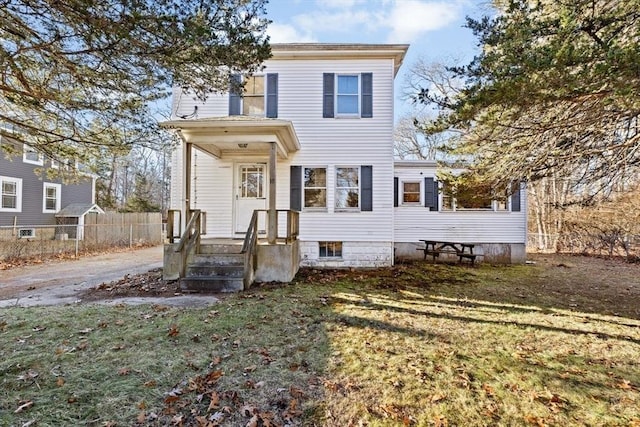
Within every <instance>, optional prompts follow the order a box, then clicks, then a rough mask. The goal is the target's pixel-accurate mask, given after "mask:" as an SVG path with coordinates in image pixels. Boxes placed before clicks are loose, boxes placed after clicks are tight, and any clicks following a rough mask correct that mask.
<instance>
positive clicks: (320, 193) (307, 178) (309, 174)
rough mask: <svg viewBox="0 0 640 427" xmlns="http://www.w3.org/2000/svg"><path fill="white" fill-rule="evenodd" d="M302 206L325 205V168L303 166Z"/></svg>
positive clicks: (315, 206) (319, 206) (324, 206)
mask: <svg viewBox="0 0 640 427" xmlns="http://www.w3.org/2000/svg"><path fill="white" fill-rule="evenodd" d="M303 180H304V183H303V184H304V207H305V208H326V207H327V168H304V176H303Z"/></svg>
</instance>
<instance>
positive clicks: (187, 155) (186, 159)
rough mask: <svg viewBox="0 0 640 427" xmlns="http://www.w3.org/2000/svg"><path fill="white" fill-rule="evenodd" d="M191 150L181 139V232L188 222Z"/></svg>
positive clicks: (184, 229) (189, 145)
mask: <svg viewBox="0 0 640 427" xmlns="http://www.w3.org/2000/svg"><path fill="white" fill-rule="evenodd" d="M191 151H192V146H191V144H189V143H188V142H187V141H185V140H184V139H183V140H182V200H183V206H182V215H180V216H181V217H182V218H181V222H182V232H183V233H184V232H185V231H186V228H187V223H188V222H189V219H190V218H189V217H188V216H189V210H190V209H191V200H190V199H191Z"/></svg>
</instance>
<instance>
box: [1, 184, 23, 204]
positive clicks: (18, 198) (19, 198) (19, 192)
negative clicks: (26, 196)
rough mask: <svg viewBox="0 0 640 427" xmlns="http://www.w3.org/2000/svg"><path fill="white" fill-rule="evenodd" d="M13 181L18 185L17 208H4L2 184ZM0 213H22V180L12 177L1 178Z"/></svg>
mask: <svg viewBox="0 0 640 427" xmlns="http://www.w3.org/2000/svg"><path fill="white" fill-rule="evenodd" d="M4 181H12V182H15V183H16V207H15V208H4V207H2V199H1V198H2V183H3V182H4ZM0 212H22V178H12V177H10V176H0Z"/></svg>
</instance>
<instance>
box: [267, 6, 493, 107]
mask: <svg viewBox="0 0 640 427" xmlns="http://www.w3.org/2000/svg"><path fill="white" fill-rule="evenodd" d="M488 3H489V2H488V1H486V0H484V1H483V0H475V1H474V0H449V1H446V0H443V1H431V0H270V1H269V3H268V4H267V17H268V18H269V19H270V20H272V21H273V23H272V24H271V25H270V26H269V29H268V31H267V32H268V34H269V35H270V36H271V42H273V43H293V42H321V43H408V44H410V45H411V47H410V48H409V52H408V53H407V56H406V57H405V60H404V65H403V67H402V69H401V70H400V73H399V74H398V76H397V77H396V94H399V93H400V90H401V87H402V84H403V81H404V79H405V77H404V76H405V73H406V72H407V71H408V70H409V68H410V66H411V65H412V64H413V63H414V62H415V61H416V60H417V59H418V58H420V57H423V58H425V59H426V60H428V61H444V62H446V60H447V59H448V58H451V57H455V58H458V59H460V60H462V61H464V62H465V63H466V62H468V61H469V60H471V59H472V58H473V56H474V54H475V53H476V52H477V47H476V40H475V38H474V37H473V35H472V33H471V31H470V30H469V29H467V28H464V27H463V26H464V23H465V16H471V17H476V18H477V17H480V16H482V15H483V14H486V13H488V9H487V4H488ZM395 102H396V103H395V106H396V117H398V116H399V115H402V114H405V113H407V112H409V111H410V110H411V107H410V106H409V105H407V103H406V102H403V101H402V100H400V99H398V96H396V101H395Z"/></svg>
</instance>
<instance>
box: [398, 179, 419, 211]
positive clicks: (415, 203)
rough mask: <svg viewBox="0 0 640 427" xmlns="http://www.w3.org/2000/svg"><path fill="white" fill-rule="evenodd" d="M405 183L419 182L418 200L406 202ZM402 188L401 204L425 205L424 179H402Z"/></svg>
mask: <svg viewBox="0 0 640 427" xmlns="http://www.w3.org/2000/svg"><path fill="white" fill-rule="evenodd" d="M405 184H418V199H419V200H418V201H417V202H405V201H404V185H405ZM400 188H401V192H400V193H401V194H400V204H401V205H402V206H423V205H424V203H423V191H422V181H418V180H410V179H409V180H406V181H400Z"/></svg>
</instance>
